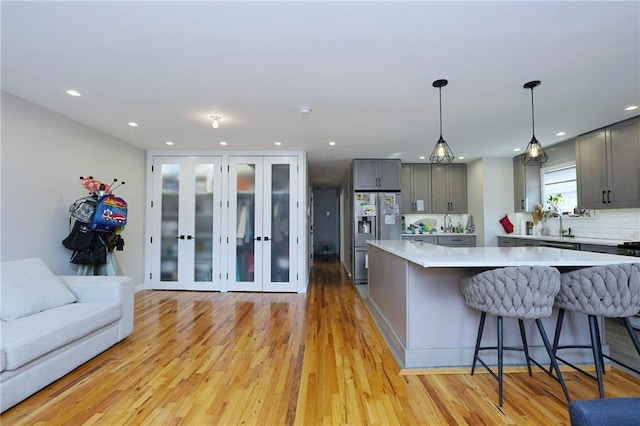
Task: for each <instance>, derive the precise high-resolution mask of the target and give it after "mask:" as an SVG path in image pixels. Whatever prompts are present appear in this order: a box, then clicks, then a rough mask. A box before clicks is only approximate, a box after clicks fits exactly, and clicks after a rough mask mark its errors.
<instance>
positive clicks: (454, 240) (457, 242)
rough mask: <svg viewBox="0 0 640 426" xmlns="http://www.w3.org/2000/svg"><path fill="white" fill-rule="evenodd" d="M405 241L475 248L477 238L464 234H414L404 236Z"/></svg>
mask: <svg viewBox="0 0 640 426" xmlns="http://www.w3.org/2000/svg"><path fill="white" fill-rule="evenodd" d="M402 239H403V240H409V241H421V242H424V243H429V244H437V245H439V246H446V247H475V246H476V236H475V235H464V234H448V235H427V234H414V235H410V234H409V235H403V236H402Z"/></svg>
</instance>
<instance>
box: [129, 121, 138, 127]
mask: <svg viewBox="0 0 640 426" xmlns="http://www.w3.org/2000/svg"><path fill="white" fill-rule="evenodd" d="M127 124H129V126H131V127H138V123H136V122H134V121H130V122H129V123H127Z"/></svg>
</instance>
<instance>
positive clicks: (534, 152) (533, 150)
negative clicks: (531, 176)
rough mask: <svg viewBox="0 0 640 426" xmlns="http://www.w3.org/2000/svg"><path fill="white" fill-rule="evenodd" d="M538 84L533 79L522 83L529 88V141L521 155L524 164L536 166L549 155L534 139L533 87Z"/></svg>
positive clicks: (537, 81)
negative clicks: (522, 155)
mask: <svg viewBox="0 0 640 426" xmlns="http://www.w3.org/2000/svg"><path fill="white" fill-rule="evenodd" d="M539 85H540V81H539V80H533V81H530V82H528V83H525V84H524V86H523V87H524V88H525V89H531V141H530V142H529V144H528V145H527V149H526V150H525V151H524V157H522V162H523V163H524V165H525V166H537V165H541V164H544V163H546V162H547V160H548V159H549V157H548V156H547V153H546V152H544V149H543V148H542V145H540V142H538V139H536V128H535V116H534V109H533V88H534V87H538V86H539Z"/></svg>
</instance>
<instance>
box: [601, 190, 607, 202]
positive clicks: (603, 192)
mask: <svg viewBox="0 0 640 426" xmlns="http://www.w3.org/2000/svg"><path fill="white" fill-rule="evenodd" d="M605 192H607V191H602V204H607V202H606V201H605V200H604V194H605Z"/></svg>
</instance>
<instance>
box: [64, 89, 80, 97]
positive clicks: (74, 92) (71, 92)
mask: <svg viewBox="0 0 640 426" xmlns="http://www.w3.org/2000/svg"><path fill="white" fill-rule="evenodd" d="M67 93H68V94H69V95H71V96H82V95H81V94H80V92H78V91H76V90H67Z"/></svg>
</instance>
